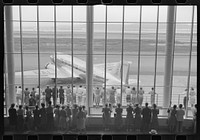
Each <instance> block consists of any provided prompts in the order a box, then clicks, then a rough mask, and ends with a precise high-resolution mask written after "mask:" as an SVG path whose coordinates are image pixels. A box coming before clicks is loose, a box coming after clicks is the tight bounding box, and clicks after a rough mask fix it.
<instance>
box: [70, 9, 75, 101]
mask: <svg viewBox="0 0 200 140" xmlns="http://www.w3.org/2000/svg"><path fill="white" fill-rule="evenodd" d="M73 15H74V13H73V5H72V6H71V59H72V60H71V64H72V84H71V89H72V105H73V103H74V100H73V94H74V88H73V86H74V69H73V66H74V58H73V56H74V31H73V29H74V23H73V22H74V18H73Z"/></svg>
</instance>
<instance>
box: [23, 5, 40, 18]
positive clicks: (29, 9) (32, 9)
mask: <svg viewBox="0 0 200 140" xmlns="http://www.w3.org/2000/svg"><path fill="white" fill-rule="evenodd" d="M21 9H22V15H21V16H22V21H37V6H22V7H21Z"/></svg>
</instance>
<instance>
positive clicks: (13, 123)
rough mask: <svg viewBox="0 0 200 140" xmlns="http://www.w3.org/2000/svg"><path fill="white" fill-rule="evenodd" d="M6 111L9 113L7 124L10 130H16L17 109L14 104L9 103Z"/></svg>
mask: <svg viewBox="0 0 200 140" xmlns="http://www.w3.org/2000/svg"><path fill="white" fill-rule="evenodd" d="M8 113H9V125H10V127H11V129H12V130H16V125H17V111H16V109H15V104H11V107H10V108H9V110H8Z"/></svg>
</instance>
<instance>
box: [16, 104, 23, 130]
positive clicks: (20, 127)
mask: <svg viewBox="0 0 200 140" xmlns="http://www.w3.org/2000/svg"><path fill="white" fill-rule="evenodd" d="M17 130H19V131H23V130H24V110H23V108H22V105H19V109H18V110H17Z"/></svg>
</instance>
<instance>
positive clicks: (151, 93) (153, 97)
mask: <svg viewBox="0 0 200 140" xmlns="http://www.w3.org/2000/svg"><path fill="white" fill-rule="evenodd" d="M149 94H150V95H151V106H153V104H154V103H155V95H156V92H155V91H154V88H153V87H152V88H151V91H150V92H149Z"/></svg>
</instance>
